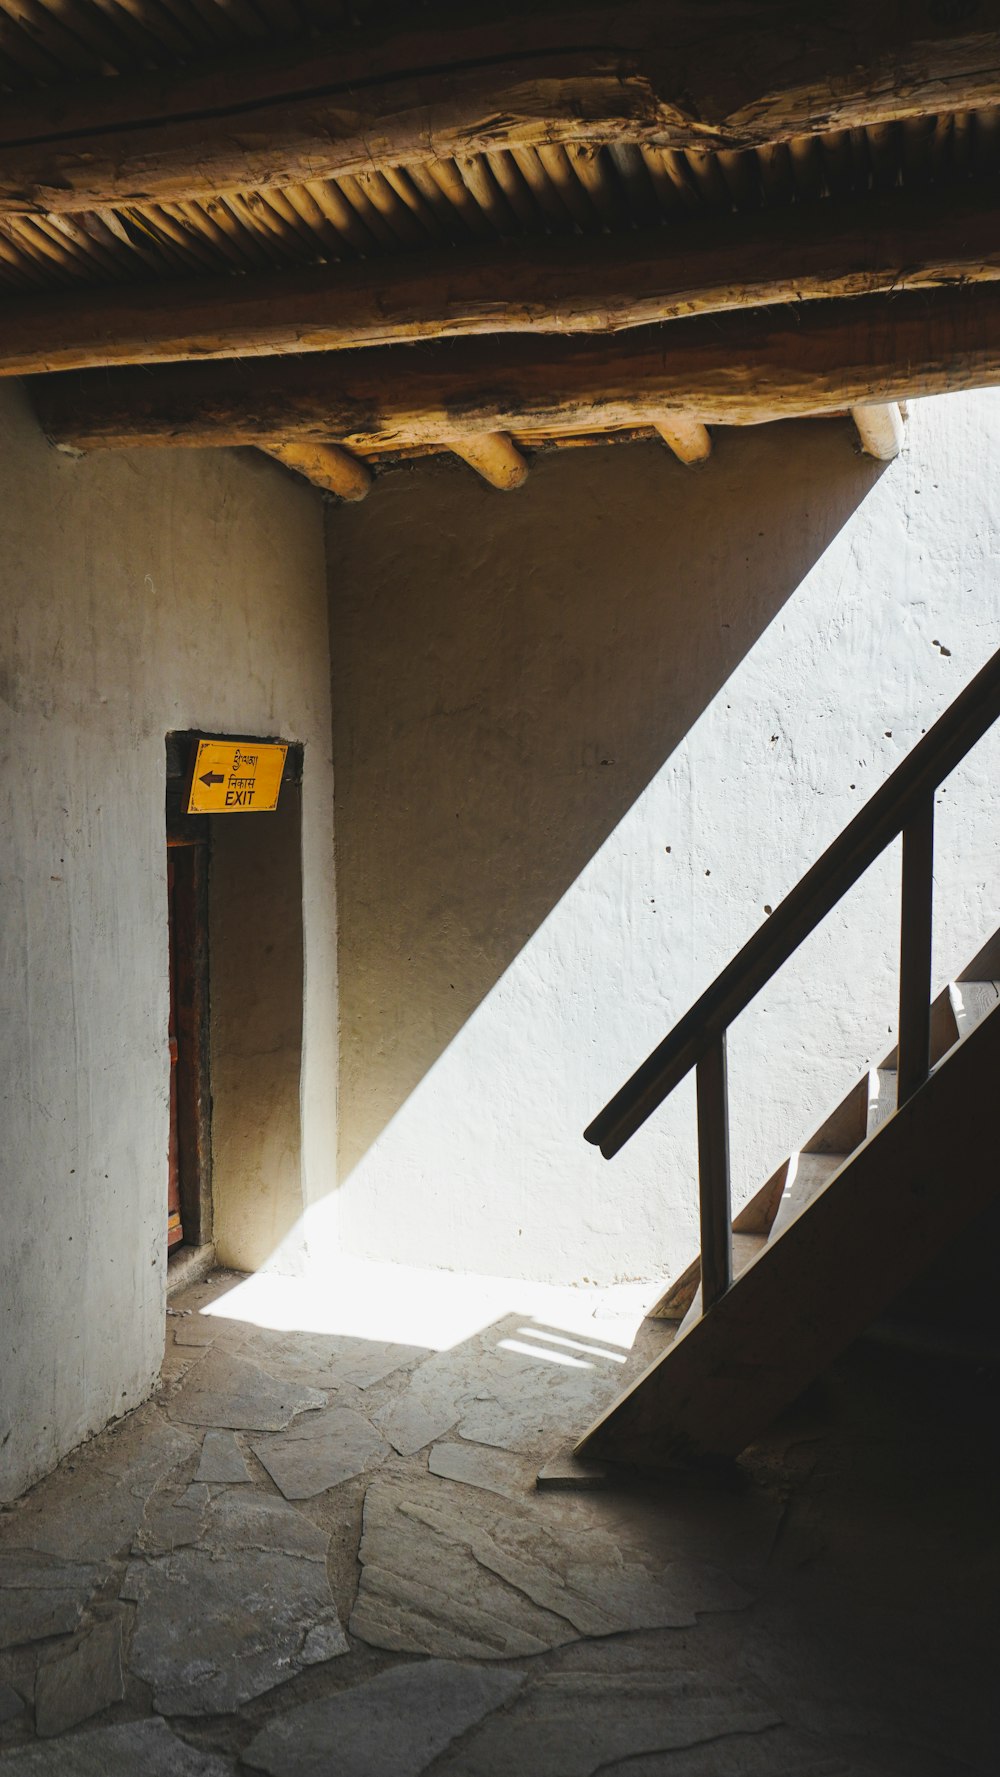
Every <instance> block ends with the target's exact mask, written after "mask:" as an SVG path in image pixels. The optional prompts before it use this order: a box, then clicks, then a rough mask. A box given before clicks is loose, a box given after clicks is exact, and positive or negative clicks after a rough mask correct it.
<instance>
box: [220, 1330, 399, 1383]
mask: <svg viewBox="0 0 1000 1777" xmlns="http://www.w3.org/2000/svg"><path fill="white" fill-rule="evenodd" d="M245 1349H246V1350H247V1351H248V1352H250V1353H251V1354H252V1355H253V1356H254V1357H255V1358H256V1357H258V1356H259V1359H260V1361H261V1362H262V1363H263V1364H264V1365H266V1366H267V1367H269V1368H270V1369H272V1370H276V1369H281V1368H282V1367H283V1366H284V1365H286V1364H287V1365H289V1366H290V1368H291V1370H292V1373H293V1375H294V1376H295V1377H296V1378H297V1380H298V1381H300V1382H308V1383H309V1384H310V1385H311V1386H312V1387H313V1388H324V1389H338V1388H359V1389H364V1388H372V1387H374V1385H375V1383H376V1382H382V1381H384V1380H385V1378H386V1376H391V1375H392V1374H393V1373H394V1371H396V1370H399V1369H402V1368H403V1367H404V1366H405V1365H407V1364H412V1363H414V1362H416V1361H418V1360H419V1359H421V1358H425V1357H426V1356H427V1351H426V1349H425V1348H424V1347H423V1346H421V1345H398V1344H377V1343H375V1342H374V1341H373V1340H371V1339H356V1338H349V1337H347V1336H346V1335H343V1334H337V1335H333V1334H330V1335H321V1334H316V1333H296V1334H294V1335H293V1336H292V1337H288V1336H284V1337H277V1338H275V1337H274V1336H273V1335H272V1336H271V1337H269V1338H267V1339H266V1341H265V1340H264V1339H263V1336H262V1335H261V1334H260V1333H259V1332H257V1333H254V1334H252V1335H251V1337H250V1339H249V1340H248V1342H247V1346H246V1348H245Z"/></svg>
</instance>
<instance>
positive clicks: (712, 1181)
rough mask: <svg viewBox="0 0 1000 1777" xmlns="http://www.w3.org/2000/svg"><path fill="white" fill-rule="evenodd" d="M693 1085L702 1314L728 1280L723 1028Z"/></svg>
mask: <svg viewBox="0 0 1000 1777" xmlns="http://www.w3.org/2000/svg"><path fill="white" fill-rule="evenodd" d="M697 1083H698V1189H699V1198H700V1205H701V1306H702V1313H705V1312H706V1311H707V1310H708V1309H709V1308H711V1306H712V1303H713V1302H717V1301H718V1299H719V1297H720V1296H722V1295H724V1294H725V1292H726V1290H727V1289H728V1288H729V1286H730V1284H731V1283H732V1281H733V1239H732V1211H731V1209H730V1203H729V1093H728V1088H727V1084H726V1033H725V1031H723V1032H722V1033H721V1035H719V1036H718V1037H716V1039H715V1041H714V1042H713V1043H712V1046H711V1048H709V1049H707V1050H706V1051H705V1054H704V1055H703V1056H702V1058H701V1060H700V1061H699V1063H698V1070H697Z"/></svg>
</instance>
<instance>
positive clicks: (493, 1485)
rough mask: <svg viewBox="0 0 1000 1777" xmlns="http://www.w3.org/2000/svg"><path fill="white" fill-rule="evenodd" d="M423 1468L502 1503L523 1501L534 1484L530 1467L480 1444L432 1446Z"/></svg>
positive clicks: (502, 1452)
mask: <svg viewBox="0 0 1000 1777" xmlns="http://www.w3.org/2000/svg"><path fill="white" fill-rule="evenodd" d="M427 1467H428V1468H429V1469H430V1472H431V1474H432V1475H440V1476H442V1478H443V1479H444V1480H447V1481H464V1482H465V1484H466V1486H468V1487H482V1488H485V1490H486V1491H487V1492H488V1493H499V1494H501V1495H502V1496H503V1497H504V1498H506V1499H523V1498H524V1497H525V1495H526V1494H528V1493H530V1491H531V1488H532V1486H533V1483H534V1465H533V1464H532V1463H529V1462H525V1461H524V1460H523V1459H520V1458H518V1457H516V1456H511V1455H510V1454H509V1453H508V1452H507V1451H506V1450H491V1449H488V1448H487V1447H486V1446H485V1445H482V1444H435V1445H434V1448H433V1450H432V1451H431V1453H430V1455H429V1457H428V1458H427Z"/></svg>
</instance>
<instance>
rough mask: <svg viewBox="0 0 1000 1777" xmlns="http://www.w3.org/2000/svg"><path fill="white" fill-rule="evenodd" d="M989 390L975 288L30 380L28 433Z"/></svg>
mask: <svg viewBox="0 0 1000 1777" xmlns="http://www.w3.org/2000/svg"><path fill="white" fill-rule="evenodd" d="M998 383H1000V290H994V289H993V288H992V286H990V285H980V286H979V287H978V288H972V289H942V290H932V291H921V292H912V293H906V294H904V295H901V296H893V297H887V296H867V297H866V296H862V297H858V298H857V300H856V301H854V302H850V303H845V302H830V303H819V302H816V303H802V304H797V305H789V306H786V307H784V308H781V309H772V310H768V311H758V312H755V313H753V314H744V313H739V314H731V315H716V316H706V317H696V318H694V319H692V320H688V321H678V322H673V323H670V324H668V325H667V326H665V327H658V328H656V327H654V328H642V329H634V330H632V331H630V332H628V333H623V334H620V335H617V336H616V337H613V338H603V339H598V338H591V337H588V338H581V339H548V338H544V339H543V338H537V337H530V336H527V337H518V336H513V337H506V338H493V339H489V340H483V341H480V340H449V341H444V342H440V343H435V344H432V345H416V346H409V347H407V348H405V349H403V348H397V347H394V346H387V347H373V348H372V349H371V350H370V351H366V352H326V353H315V352H313V353H308V354H305V355H303V356H301V357H298V358H282V359H281V360H269V359H258V360H253V361H249V362H246V363H234V362H227V363H224V364H178V365H164V366H158V367H154V368H151V369H143V370H106V371H94V370H90V371H86V370H85V371H73V372H68V373H66V374H65V375H62V376H50V377H38V378H29V379H27V382H26V385H25V386H26V387H27V388H28V389H29V390H30V391H31V393H32V394H33V396H34V399H35V403H36V407H37V411H38V413H39V417H40V419H41V423H42V427H43V430H44V431H45V432H46V433H47V435H48V436H49V437H50V438H51V439H52V441H53V442H54V443H57V444H62V445H69V446H71V447H73V448H75V449H80V450H89V449H94V448H98V447H102V446H103V447H110V448H131V447H134V446H143V445H164V444H174V445H195V446H197V445H208V444H247V443H257V444H264V445H270V444H271V443H272V441H275V442H277V443H280V444H288V443H296V442H298V441H300V440H309V441H315V442H324V441H325V440H327V439H330V438H334V439H338V440H340V441H342V442H343V443H344V444H345V445H346V446H347V448H348V449H358V450H360V451H361V452H364V451H365V449H366V448H368V447H369V445H370V443H371V442H372V441H373V440H375V439H378V440H379V442H380V444H381V445H382V446H383V447H384V448H403V447H405V446H407V445H411V444H420V443H427V442H431V443H438V444H440V445H442V446H443V447H444V448H448V449H450V448H452V446H453V445H454V444H455V443H456V442H463V441H464V440H466V439H469V438H473V437H475V436H476V435H477V434H479V433H483V432H512V433H515V434H518V433H530V432H531V431H532V430H534V429H546V428H548V429H556V430H564V431H574V430H576V431H581V432H586V431H603V430H606V429H609V428H612V427H616V426H628V425H637V424H638V425H642V424H648V425H658V424H661V423H662V422H663V421H664V419H665V418H666V417H667V416H668V415H671V414H675V413H680V414H696V415H697V416H698V418H699V419H700V421H701V422H702V423H703V424H704V425H754V424H757V423H759V422H762V421H765V420H773V419H784V418H791V417H794V416H797V415H806V414H821V413H830V412H840V411H842V410H843V409H844V408H845V407H854V406H856V405H859V404H861V403H867V402H887V401H898V400H899V399H900V398H901V397H903V396H905V395H907V394H912V395H932V394H941V393H944V392H946V391H951V390H955V389H971V388H979V387H985V386H991V385H996V384H998Z"/></svg>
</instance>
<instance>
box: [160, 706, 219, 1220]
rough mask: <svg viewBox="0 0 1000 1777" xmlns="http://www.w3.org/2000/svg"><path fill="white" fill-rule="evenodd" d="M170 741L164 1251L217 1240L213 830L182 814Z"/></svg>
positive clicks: (180, 759)
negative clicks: (211, 961) (211, 949)
mask: <svg viewBox="0 0 1000 1777" xmlns="http://www.w3.org/2000/svg"><path fill="white" fill-rule="evenodd" d="M179 740H180V737H177V739H176V740H175V737H174V736H170V737H169V738H168V741H167V924H168V933H169V971H170V1012H169V1019H170V1022H169V1031H168V1035H169V1043H170V1139H169V1147H168V1165H167V1252H168V1255H173V1254H175V1253H177V1252H178V1250H179V1249H180V1248H182V1247H200V1246H205V1245H207V1244H208V1242H209V1241H210V1240H211V1239H212V1139H211V1107H212V1093H211V1078H210V1068H211V1054H210V1042H209V980H208V952H209V943H208V863H209V823H208V820H207V819H206V818H205V817H204V816H191V815H186V814H184V813H183V812H182V810H183V782H184V771H185V767H186V755H187V749H186V747H183V746H181V745H179V744H178V742H179Z"/></svg>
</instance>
